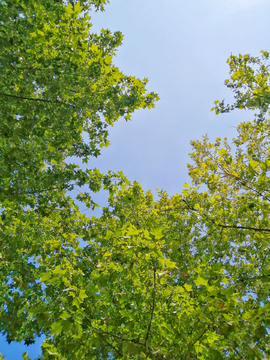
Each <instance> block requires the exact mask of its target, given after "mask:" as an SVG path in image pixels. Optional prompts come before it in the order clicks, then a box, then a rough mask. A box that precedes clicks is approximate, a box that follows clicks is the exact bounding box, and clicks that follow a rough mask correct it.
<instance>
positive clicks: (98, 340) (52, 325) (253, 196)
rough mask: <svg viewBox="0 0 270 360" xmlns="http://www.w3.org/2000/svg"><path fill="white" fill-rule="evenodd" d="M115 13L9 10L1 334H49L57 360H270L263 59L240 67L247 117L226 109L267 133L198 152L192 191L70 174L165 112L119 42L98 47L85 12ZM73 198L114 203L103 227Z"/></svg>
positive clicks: (251, 132) (205, 143) (237, 81)
mask: <svg viewBox="0 0 270 360" xmlns="http://www.w3.org/2000/svg"><path fill="white" fill-rule="evenodd" d="M105 3H106V1H88V2H87V1H85V2H82V3H73V2H70V3H66V4H64V5H63V4H62V2H60V1H53V0H47V1H45V0H44V1H40V2H35V1H26V0H25V1H20V2H19V1H18V2H16V1H15V2H14V1H8V0H6V1H2V2H0V13H1V26H2V28H1V32H2V34H4V36H2V37H1V40H0V41H1V53H0V71H1V78H0V79H1V89H2V90H1V94H0V95H1V96H0V105H1V113H0V116H1V125H0V132H1V136H0V139H1V140H0V146H1V150H0V154H1V155H0V165H1V168H0V171H1V179H0V181H1V185H0V186H1V188H0V206H1V218H0V228H1V253H0V267H1V271H0V277H1V279H0V281H1V283H0V284H1V285H0V318H1V325H0V326H1V332H2V333H3V334H5V335H6V337H7V341H8V342H11V341H24V342H25V344H31V343H33V342H34V339H35V337H36V336H39V335H41V334H45V336H46V339H45V341H44V342H43V344H42V359H46V360H51V359H61V360H65V359H66V360H69V359H109V358H112V359H135V360H136V359H157V360H158V359H168V360H169V359H170V360H173V359H224V358H226V359H263V358H264V359H268V358H269V351H270V350H269V343H270V341H269V340H270V339H269V336H268V333H269V321H270V317H269V314H270V312H269V309H270V303H269V291H270V288H269V286H270V285H269V284H270V277H269V276H270V272H269V269H270V262H269V257H268V252H269V232H270V226H269V210H270V209H269V199H270V194H269V190H270V189H269V168H270V150H269V149H270V143H269V141H270V139H269V134H270V121H269V120H267V119H266V118H265V114H266V112H267V111H268V103H269V102H268V92H269V77H270V76H269V73H268V67H267V66H266V65H265V64H263V63H262V60H266V59H268V53H266V52H263V58H262V60H260V59H259V58H253V57H251V56H249V55H244V56H242V55H239V56H238V57H236V56H231V58H230V59H229V65H230V69H231V77H230V80H227V81H226V84H227V86H229V87H230V88H232V89H233V91H234V92H235V97H236V102H235V104H233V105H231V106H227V107H226V106H225V105H224V102H218V101H217V102H216V104H215V105H216V106H215V110H216V112H217V113H220V112H224V111H230V110H233V109H235V108H240V109H242V108H245V109H253V110H254V109H257V110H259V115H258V116H257V118H256V119H255V120H254V121H253V122H247V123H242V124H240V125H239V126H238V136H237V137H236V138H235V139H233V142H232V145H230V144H229V142H228V140H227V139H226V138H225V139H224V141H221V139H220V138H217V139H216V141H215V142H214V143H211V142H210V141H209V140H208V138H207V137H206V136H205V137H204V138H203V140H202V141H193V142H192V146H193V153H192V154H191V158H192V160H193V163H192V164H190V165H188V167H189V174H190V176H191V179H192V182H193V184H192V186H189V185H187V184H186V185H185V186H184V189H183V191H182V193H181V194H179V195H174V196H172V197H169V196H168V195H167V194H166V192H164V191H159V198H158V200H154V199H153V195H152V194H151V192H149V191H148V192H144V191H143V190H142V188H141V186H140V185H139V184H138V183H133V184H130V183H129V182H128V181H127V180H126V179H125V178H124V176H123V175H122V174H121V173H118V174H113V173H108V174H106V175H102V174H100V172H99V171H98V170H96V169H94V170H93V169H92V170H89V169H88V170H83V169H82V168H80V167H78V166H77V165H75V164H70V163H68V160H69V158H70V157H72V156H75V157H77V159H82V160H83V161H84V162H87V160H88V157H89V156H98V155H99V153H100V148H101V147H102V146H106V145H108V140H107V137H108V127H109V126H111V125H113V123H114V122H115V121H117V120H118V118H119V117H120V116H124V117H125V118H126V120H128V119H129V118H130V114H131V113H132V112H133V111H134V110H135V109H137V108H145V107H152V106H153V104H154V101H155V100H157V96H156V95H155V94H153V93H150V94H147V93H146V90H145V85H146V80H143V81H141V80H138V79H135V78H134V77H127V76H125V75H124V74H122V73H121V72H120V71H119V70H118V69H117V68H116V67H115V66H114V65H113V63H112V56H113V55H114V54H115V51H116V48H117V47H118V46H119V45H120V44H121V40H122V35H121V34H120V33H115V34H111V33H110V32H109V31H108V30H102V31H101V34H100V35H97V34H93V33H91V31H90V28H91V23H90V18H89V16H88V15H87V12H86V10H89V8H90V7H91V6H96V9H98V8H101V7H102V6H103V5H104V4H105ZM252 66H255V68H254V69H253V67H252ZM256 66H257V67H259V69H258V71H257V73H256V72H255V70H256ZM243 89H247V90H246V92H243ZM86 134H87V137H88V142H85V141H84V139H85V136H86ZM75 185H77V186H79V187H81V186H85V185H87V186H88V188H89V190H88V191H87V192H86V193H82V192H81V193H80V195H79V196H78V197H77V199H78V200H80V201H82V202H84V203H85V204H86V206H88V207H91V206H93V203H92V202H91V196H90V195H91V194H90V191H99V190H100V189H102V188H105V189H107V190H109V199H108V206H107V207H106V208H104V209H103V214H102V216H101V217H99V218H95V217H92V218H91V219H89V218H87V217H86V216H85V215H84V214H82V213H81V212H80V211H79V208H78V206H76V205H75V202H74V201H73V200H72V199H71V198H70V197H68V196H67V195H66V192H67V190H71V189H73V188H74V186H75ZM0 357H1V358H3V357H2V356H1V355H0ZM23 358H24V359H25V360H26V359H28V358H29V357H28V355H27V353H24V354H23Z"/></svg>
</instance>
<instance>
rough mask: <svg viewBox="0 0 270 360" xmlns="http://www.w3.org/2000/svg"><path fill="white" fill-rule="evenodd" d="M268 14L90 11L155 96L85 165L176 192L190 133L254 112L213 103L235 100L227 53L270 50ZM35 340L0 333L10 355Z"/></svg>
mask: <svg viewBox="0 0 270 360" xmlns="http://www.w3.org/2000/svg"><path fill="white" fill-rule="evenodd" d="M269 14H270V1H269V0H218V1H216V0H111V4H110V5H107V7H106V11H105V12H104V13H95V14H92V20H93V28H92V29H93V31H95V32H98V31H99V30H100V29H101V28H108V29H110V30H111V31H118V30H120V31H121V32H122V33H123V34H124V41H123V45H122V46H121V48H119V50H118V52H117V56H116V58H115V64H116V65H118V66H119V68H120V69H121V70H122V71H123V72H124V73H125V74H127V75H134V76H137V77H139V78H141V79H142V78H144V77H147V78H148V79H149V84H148V90H150V91H155V92H157V93H158V94H159V96H160V101H159V102H158V103H157V105H156V108H155V109H151V110H140V111H137V112H136V113H135V114H134V115H133V117H132V121H130V122H127V123H126V122H125V121H124V120H120V121H119V123H117V124H116V125H115V126H114V128H112V129H111V131H110V137H109V140H110V142H111V145H110V146H109V147H108V148H106V149H104V150H103V152H102V156H100V157H99V158H98V159H93V160H92V159H91V160H90V161H89V167H98V168H99V169H100V170H101V171H103V172H106V171H107V170H109V169H110V170H112V171H118V170H121V171H123V172H124V174H125V175H126V176H127V177H128V178H129V179H130V180H136V181H138V182H139V183H140V184H141V185H142V186H143V188H144V189H145V190H149V189H151V190H153V191H155V189H156V188H163V189H164V190H166V191H167V192H168V193H169V194H170V195H173V194H175V193H179V192H181V190H182V186H183V184H184V183H185V182H190V181H189V178H188V174H187V168H186V165H187V162H188V161H189V158H188V153H189V152H190V151H191V147H190V144H189V143H190V140H192V139H193V140H195V139H201V137H202V135H204V134H206V133H207V134H208V136H209V137H210V139H212V140H214V139H215V138H216V137H217V136H219V137H225V136H227V137H228V138H231V137H233V136H234V135H235V134H236V129H235V127H236V126H237V124H238V123H239V122H241V121H246V120H250V119H252V118H253V117H252V113H248V112H244V111H242V112H241V111H236V112H233V113H231V114H224V115H219V116H216V115H215V114H214V113H213V112H210V110H211V108H212V107H213V102H214V101H215V100H217V99H220V100H222V99H223V98H225V99H226V100H228V102H229V101H232V99H233V98H232V94H231V92H230V90H228V89H227V88H226V87H225V86H224V85H223V84H224V80H225V79H226V78H228V70H229V68H228V65H227V64H226V59H227V58H228V57H229V56H230V55H231V54H233V55H238V54H239V53H241V54H251V55H253V56H257V55H259V52H260V50H262V49H263V50H267V51H270V40H269V30H270V22H269ZM100 199H102V201H104V202H105V197H104V196H103V198H102V197H100ZM39 346H40V341H39V342H38V343H37V344H35V345H31V346H29V347H28V348H27V347H24V346H21V345H14V344H11V345H9V346H8V345H7V344H6V343H5V340H4V338H0V352H1V353H2V354H3V355H5V356H6V359H7V360H17V359H21V355H20V354H21V352H22V351H26V350H28V351H29V355H30V356H31V357H32V359H34V358H35V357H36V356H37V355H38V354H40V348H39Z"/></svg>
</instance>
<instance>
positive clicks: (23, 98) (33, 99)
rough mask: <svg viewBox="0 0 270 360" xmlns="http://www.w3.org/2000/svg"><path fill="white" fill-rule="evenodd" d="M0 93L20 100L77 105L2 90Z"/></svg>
mask: <svg viewBox="0 0 270 360" xmlns="http://www.w3.org/2000/svg"><path fill="white" fill-rule="evenodd" d="M0 95H1V96H7V97H12V98H14V99H18V100H28V101H41V102H46V103H53V104H62V105H66V106H72V107H75V106H74V105H73V104H71V103H65V102H63V101H59V100H47V99H40V98H31V97H30V98H29V97H25V96H17V95H11V94H5V93H2V92H0Z"/></svg>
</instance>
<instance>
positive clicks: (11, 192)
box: [0, 0, 158, 343]
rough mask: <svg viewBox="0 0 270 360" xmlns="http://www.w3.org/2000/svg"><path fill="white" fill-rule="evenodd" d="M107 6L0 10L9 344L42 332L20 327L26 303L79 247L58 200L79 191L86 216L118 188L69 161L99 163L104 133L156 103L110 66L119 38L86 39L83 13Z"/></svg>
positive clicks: (26, 5)
mask: <svg viewBox="0 0 270 360" xmlns="http://www.w3.org/2000/svg"><path fill="white" fill-rule="evenodd" d="M105 3H107V1H106V0H89V1H82V2H77V1H76V2H74V1H72V2H64V3H63V2H62V1H58V0H44V1H43V0H42V1H39V2H36V1H32V0H30V1H28V0H25V1H9V0H5V1H1V2H0V14H1V15H0V19H1V37H0V48H1V50H0V84H1V86H0V88H1V91H0V108H1V110H0V139H1V140H0V212H1V219H0V223H1V244H2V245H1V249H2V250H1V255H0V266H1V285H0V298H1V300H0V304H1V309H0V318H1V325H0V326H1V332H2V333H4V334H6V336H7V341H9V342H10V341H13V340H14V341H21V340H25V342H26V343H31V341H33V339H34V338H35V336H36V335H39V334H40V333H41V332H42V331H44V330H43V328H44V326H43V324H42V322H41V320H40V319H37V320H36V322H32V321H29V320H28V316H29V315H28V313H29V311H28V310H29V306H30V303H32V302H35V299H37V298H42V297H44V296H45V293H46V289H44V287H43V285H42V283H41V282H40V281H39V278H40V273H41V272H42V271H47V269H46V268H45V267H44V266H45V265H44V266H43V265H42V264H43V263H44V261H45V263H46V261H52V264H54V266H56V265H57V264H58V263H59V261H60V259H63V258H64V257H65V256H66V258H67V259H72V258H74V256H75V254H76V249H77V248H78V247H79V240H78V239H79V238H80V235H81V233H82V231H83V230H82V228H83V226H84V221H85V216H83V215H81V214H80V213H79V212H78V208H77V207H76V206H75V205H74V202H73V201H72V199H71V198H70V197H68V196H67V195H66V191H69V190H72V189H73V188H74V186H77V187H82V186H87V187H88V189H89V190H88V191H87V192H85V193H83V192H82V191H81V192H80V193H79V195H78V196H77V199H78V200H84V202H85V204H86V205H87V207H94V206H95V204H94V203H93V201H92V199H91V191H92V192H96V191H99V190H100V189H101V188H105V189H108V190H110V191H114V188H115V186H116V183H117V182H120V183H121V182H122V181H124V177H123V175H122V174H121V173H117V174H113V173H110V172H109V173H108V174H105V175H103V174H100V172H99V171H98V170H97V169H91V170H90V169H87V170H83V169H82V168H80V167H79V166H78V165H76V164H75V163H70V159H71V158H74V157H76V158H77V161H78V160H82V161H83V162H86V163H87V161H88V158H89V156H95V157H96V156H98V155H99V154H100V148H102V147H103V146H107V145H108V144H109V142H108V140H107V137H108V128H109V126H112V125H113V123H114V122H115V121H117V120H118V119H119V117H122V116H123V117H124V118H125V119H126V120H129V119H130V116H131V114H132V113H133V112H134V111H135V110H136V109H139V108H151V107H153V106H154V102H155V101H156V100H157V99H158V96H157V95H156V94H154V93H147V92H146V89H145V86H146V83H147V79H144V80H139V79H136V78H135V77H132V76H126V75H124V74H123V73H122V72H121V71H120V70H119V69H118V68H117V67H116V66H115V65H114V64H113V62H112V59H113V56H114V55H115V51H116V49H117V47H118V46H120V45H121V42H122V34H121V33H120V32H116V33H114V34H112V33H111V32H110V31H109V30H104V29H103V30H102V31H101V33H100V34H95V33H92V32H91V22H90V17H89V16H88V11H89V10H90V9H91V8H92V7H94V8H95V9H96V10H99V9H100V10H103V9H104V4H105ZM85 138H87V141H85V140H84V139H85ZM67 254H69V255H67ZM72 254H73V255H72ZM49 259H50V260H49ZM57 259H58V260H57ZM61 261H62V260H61ZM74 261H75V260H74ZM45 263H44V264H45ZM43 316H45V317H46V315H45V314H43ZM41 317H42V316H41ZM33 324H34V325H33Z"/></svg>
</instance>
